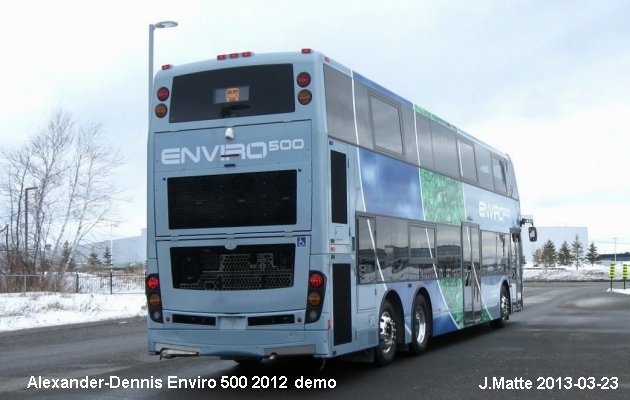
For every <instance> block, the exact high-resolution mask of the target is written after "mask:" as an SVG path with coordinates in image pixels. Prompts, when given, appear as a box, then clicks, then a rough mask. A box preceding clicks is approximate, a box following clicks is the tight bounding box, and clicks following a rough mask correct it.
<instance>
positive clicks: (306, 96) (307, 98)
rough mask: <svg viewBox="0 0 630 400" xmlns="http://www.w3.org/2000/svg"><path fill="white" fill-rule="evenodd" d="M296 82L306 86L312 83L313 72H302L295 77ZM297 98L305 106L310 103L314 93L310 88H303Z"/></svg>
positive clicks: (303, 86)
mask: <svg viewBox="0 0 630 400" xmlns="http://www.w3.org/2000/svg"><path fill="white" fill-rule="evenodd" d="M295 82H296V83H297V85H298V86H299V87H301V88H306V87H307V86H308V85H310V84H311V74H309V73H308V72H300V73H299V74H298V76H297V78H295ZM297 99H298V103H300V104H301V105H303V106H305V105H307V104H309V103H310V102H311V100H313V93H311V91H310V90H308V89H302V90H300V92H299V93H298V96H297Z"/></svg>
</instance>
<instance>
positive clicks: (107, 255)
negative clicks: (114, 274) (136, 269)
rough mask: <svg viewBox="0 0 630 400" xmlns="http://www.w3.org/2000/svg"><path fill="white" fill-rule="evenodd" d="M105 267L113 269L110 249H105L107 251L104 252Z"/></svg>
mask: <svg viewBox="0 0 630 400" xmlns="http://www.w3.org/2000/svg"><path fill="white" fill-rule="evenodd" d="M103 265H104V266H106V267H109V268H112V267H113V265H112V253H111V251H110V250H109V247H105V251H104V252H103Z"/></svg>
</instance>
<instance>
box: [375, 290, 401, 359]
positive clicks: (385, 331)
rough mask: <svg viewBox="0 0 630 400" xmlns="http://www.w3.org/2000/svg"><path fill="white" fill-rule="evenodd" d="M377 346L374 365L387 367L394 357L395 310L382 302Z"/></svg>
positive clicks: (395, 336) (387, 303)
mask: <svg viewBox="0 0 630 400" xmlns="http://www.w3.org/2000/svg"><path fill="white" fill-rule="evenodd" d="M378 323H379V335H378V346H376V348H375V349H374V363H375V364H376V365H379V366H385V365H389V364H391V363H392V361H394V356H395V355H396V340H397V339H398V336H397V332H396V310H395V308H394V307H393V306H392V304H391V303H390V302H389V300H385V301H383V305H382V306H381V311H380V313H379V322H378Z"/></svg>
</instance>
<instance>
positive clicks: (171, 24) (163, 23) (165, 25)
mask: <svg viewBox="0 0 630 400" xmlns="http://www.w3.org/2000/svg"><path fill="white" fill-rule="evenodd" d="M176 26H177V22H175V21H160V22H157V23H155V24H149V97H148V108H149V110H148V114H149V115H148V117H149V123H150V122H151V96H152V95H153V31H155V30H156V29H161V28H174V27H176Z"/></svg>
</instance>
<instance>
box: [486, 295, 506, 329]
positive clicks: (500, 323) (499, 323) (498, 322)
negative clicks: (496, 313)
mask: <svg viewBox="0 0 630 400" xmlns="http://www.w3.org/2000/svg"><path fill="white" fill-rule="evenodd" d="M499 310H500V312H501V316H500V317H499V318H497V319H494V320H492V321H490V326H491V327H493V328H495V329H499V328H503V327H504V326H505V325H506V324H507V321H508V319H510V294H509V292H508V290H507V289H506V288H505V286H501V296H500V297H499Z"/></svg>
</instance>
